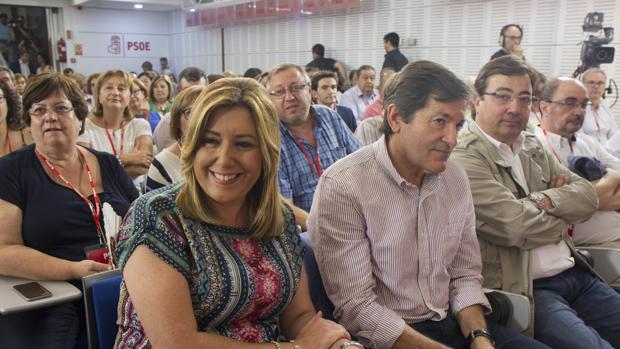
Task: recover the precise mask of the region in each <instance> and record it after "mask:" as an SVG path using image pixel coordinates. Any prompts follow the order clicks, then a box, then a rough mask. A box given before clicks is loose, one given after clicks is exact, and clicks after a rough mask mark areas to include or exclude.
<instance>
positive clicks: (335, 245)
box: [308, 61, 547, 349]
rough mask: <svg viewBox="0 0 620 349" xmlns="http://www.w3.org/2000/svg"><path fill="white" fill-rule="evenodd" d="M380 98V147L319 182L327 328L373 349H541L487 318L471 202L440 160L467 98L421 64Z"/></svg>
mask: <svg viewBox="0 0 620 349" xmlns="http://www.w3.org/2000/svg"><path fill="white" fill-rule="evenodd" d="M384 97H385V100H384V104H383V108H384V110H385V113H384V115H385V118H384V123H383V129H384V132H385V136H384V137H382V138H380V139H379V140H378V141H377V142H375V143H373V144H371V145H368V146H366V147H364V148H362V149H360V150H358V151H357V152H355V153H354V154H351V155H349V156H347V157H346V158H344V159H342V160H340V161H339V162H337V163H336V164H334V165H332V167H330V168H329V169H328V170H327V171H325V173H324V174H323V176H322V177H321V179H320V181H319V184H318V186H317V189H316V192H315V196H314V203H313V206H312V210H311V211H310V217H309V220H308V227H309V229H308V232H309V234H310V238H311V240H312V245H313V249H314V252H315V255H316V259H317V262H318V265H319V269H320V272H321V278H322V280H323V282H324V284H325V289H326V292H327V295H328V296H329V298H330V300H331V301H332V302H333V303H334V307H335V310H334V316H335V318H336V319H337V321H338V322H339V323H340V324H342V325H343V326H345V327H346V328H347V330H348V331H349V332H350V333H351V334H352V335H353V336H355V337H357V338H358V339H359V340H360V341H362V342H363V343H364V344H365V345H367V346H369V347H371V348H380V349H383V348H396V349H398V348H425V349H433V348H448V347H452V348H461V349H465V348H476V349H481V348H494V347H497V348H547V346H545V345H542V344H540V343H537V342H535V341H534V340H532V339H530V338H527V337H525V336H523V335H520V334H517V333H515V332H513V331H510V330H507V329H505V328H502V327H499V326H497V325H493V324H488V325H487V324H486V321H485V318H484V313H485V311H489V310H490V309H489V308H490V307H489V303H488V301H487V299H486V298H485V296H484V294H483V292H482V276H481V261H480V252H479V247H478V241H477V239H476V233H475V217H474V207H473V202H472V198H471V192H470V191H469V185H468V183H467V177H466V175H465V173H464V171H463V169H462V168H461V167H460V166H459V165H458V164H456V163H455V162H453V161H451V160H449V157H450V153H451V151H452V149H453V148H454V146H455V145H456V139H457V136H456V135H457V130H458V129H460V128H461V126H462V125H463V123H464V118H465V108H466V100H467V99H468V98H469V90H468V88H467V86H466V85H465V83H464V82H463V81H461V80H460V79H459V78H457V77H456V76H455V75H454V74H453V73H452V72H450V71H449V70H447V69H446V68H445V67H443V66H440V65H438V64H436V63H433V62H429V61H419V62H415V63H410V64H408V65H406V66H405V67H404V68H403V70H402V71H401V72H400V73H399V74H398V75H396V76H395V77H394V78H393V80H391V81H390V82H389V83H388V85H387V87H386V89H385V96H384ZM494 342H495V343H494ZM494 344H495V345H496V346H494Z"/></svg>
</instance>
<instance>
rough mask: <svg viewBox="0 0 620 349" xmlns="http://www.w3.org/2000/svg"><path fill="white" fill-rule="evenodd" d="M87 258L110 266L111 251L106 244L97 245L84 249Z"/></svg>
mask: <svg viewBox="0 0 620 349" xmlns="http://www.w3.org/2000/svg"><path fill="white" fill-rule="evenodd" d="M84 254H85V255H86V258H87V259H89V260H91V261H95V262H99V263H104V264H110V249H108V245H106V244H96V245H91V246H87V247H85V248H84Z"/></svg>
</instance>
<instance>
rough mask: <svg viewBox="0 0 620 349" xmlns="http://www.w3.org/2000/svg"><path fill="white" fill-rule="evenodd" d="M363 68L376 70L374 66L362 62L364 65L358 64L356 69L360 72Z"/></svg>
mask: <svg viewBox="0 0 620 349" xmlns="http://www.w3.org/2000/svg"><path fill="white" fill-rule="evenodd" d="M363 70H372V71H374V72H376V70H375V68H373V67H372V66H371V65H368V64H364V65H362V66H360V67H359V68H358V69H357V72H358V73H361V72H362V71H363Z"/></svg>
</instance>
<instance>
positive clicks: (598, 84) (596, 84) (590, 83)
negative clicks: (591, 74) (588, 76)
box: [586, 80, 605, 87]
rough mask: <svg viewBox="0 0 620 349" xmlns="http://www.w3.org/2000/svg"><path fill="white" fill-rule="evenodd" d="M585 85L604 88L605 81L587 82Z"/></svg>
mask: <svg viewBox="0 0 620 349" xmlns="http://www.w3.org/2000/svg"><path fill="white" fill-rule="evenodd" d="M586 85H590V86H597V87H599V86H604V85H605V81H594V80H588V81H586Z"/></svg>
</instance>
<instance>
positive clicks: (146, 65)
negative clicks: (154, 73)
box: [140, 61, 153, 70]
mask: <svg viewBox="0 0 620 349" xmlns="http://www.w3.org/2000/svg"><path fill="white" fill-rule="evenodd" d="M140 67H141V68H142V70H153V63H151V62H150V61H144V62H142V65H141V66H140ZM145 68H146V69H145Z"/></svg>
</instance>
